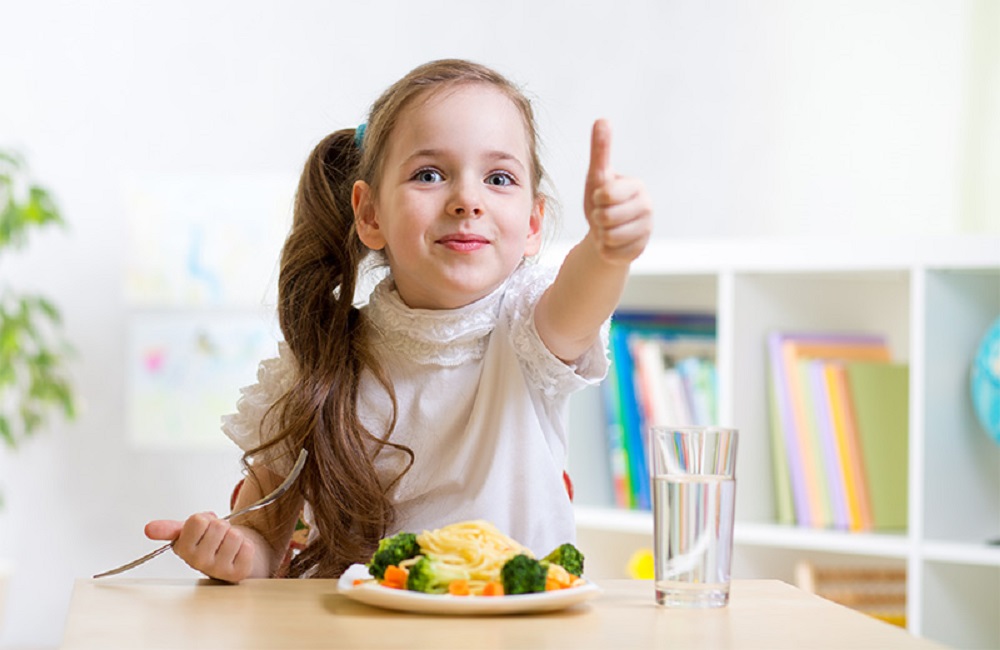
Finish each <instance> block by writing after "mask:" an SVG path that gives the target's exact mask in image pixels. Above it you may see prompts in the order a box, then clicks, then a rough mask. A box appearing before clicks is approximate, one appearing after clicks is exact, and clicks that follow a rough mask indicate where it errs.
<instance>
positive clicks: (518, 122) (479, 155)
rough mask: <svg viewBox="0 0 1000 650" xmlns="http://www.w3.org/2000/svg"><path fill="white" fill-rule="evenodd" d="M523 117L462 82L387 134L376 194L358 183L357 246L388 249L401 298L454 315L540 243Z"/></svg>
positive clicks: (490, 92) (501, 97)
mask: <svg viewBox="0 0 1000 650" xmlns="http://www.w3.org/2000/svg"><path fill="white" fill-rule="evenodd" d="M530 161H531V156H530V152H529V150H528V134H527V131H526V127H525V124H524V119H523V118H522V116H521V113H520V112H519V111H518V109H517V107H516V106H515V105H514V104H513V102H511V100H510V99H508V97H507V96H506V95H505V94H503V93H502V92H500V91H499V90H497V89H495V88H493V87H491V86H488V85H484V84H466V85H461V86H458V87H455V88H450V89H447V90H444V91H442V92H439V93H435V94H431V95H429V96H428V97H424V98H418V99H417V101H415V102H414V103H413V104H412V105H411V106H409V107H407V108H406V109H405V110H404V111H403V112H402V114H401V115H400V119H399V121H398V123H397V125H396V127H395V128H394V129H393V131H392V133H391V135H390V142H389V146H388V149H387V155H386V159H385V161H384V164H383V167H382V169H383V172H382V178H381V184H380V188H379V193H378V196H377V197H376V196H373V195H372V192H371V188H370V186H369V185H368V184H367V183H365V182H363V181H358V182H357V183H356V184H355V186H354V195H353V200H354V213H355V221H356V223H357V229H358V234H359V236H360V237H361V241H363V242H364V243H365V245H367V246H368V247H369V248H371V249H374V250H382V249H384V250H385V253H386V256H387V257H388V259H389V267H390V269H391V270H392V275H393V279H394V281H395V283H396V288H397V290H398V291H399V295H400V297H401V298H402V299H403V301H404V302H406V304H407V305H409V306H410V307H413V308H417V309H453V308H456V307H461V306H463V305H467V304H469V303H471V302H473V301H475V300H478V299H480V298H482V297H484V296H486V295H488V294H489V293H490V292H492V291H493V290H494V289H496V288H497V287H499V286H500V284H502V283H503V281H504V280H505V279H506V278H507V277H508V276H509V275H510V274H511V272H513V270H514V269H515V268H516V267H517V265H518V264H519V263H520V262H521V259H522V258H523V257H524V256H525V255H534V254H535V253H537V252H538V249H539V246H540V244H541V230H542V228H541V226H542V216H543V212H544V205H543V203H542V200H541V199H536V197H535V196H534V192H533V190H532V187H531V171H532V170H531V168H530Z"/></svg>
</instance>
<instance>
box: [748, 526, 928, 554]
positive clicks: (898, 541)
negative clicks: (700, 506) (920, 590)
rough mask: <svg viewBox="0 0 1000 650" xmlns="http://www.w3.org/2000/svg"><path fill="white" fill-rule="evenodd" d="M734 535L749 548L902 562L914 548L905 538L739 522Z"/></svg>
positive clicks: (881, 534)
mask: <svg viewBox="0 0 1000 650" xmlns="http://www.w3.org/2000/svg"><path fill="white" fill-rule="evenodd" d="M733 534H734V541H735V543H736V544H741V545H745V546H767V547H771V548H787V549H796V550H802V551H820V552H824V553H841V554H846V555H868V556H873V557H890V558H899V559H904V558H906V557H907V555H908V554H909V553H910V550H911V547H912V544H911V542H910V539H909V538H908V537H906V536H904V535H894V534H886V533H846V532H842V531H835V530H816V529H812V528H796V527H794V526H780V525H777V524H753V523H745V522H739V521H738V522H736V529H735V531H734V533H733Z"/></svg>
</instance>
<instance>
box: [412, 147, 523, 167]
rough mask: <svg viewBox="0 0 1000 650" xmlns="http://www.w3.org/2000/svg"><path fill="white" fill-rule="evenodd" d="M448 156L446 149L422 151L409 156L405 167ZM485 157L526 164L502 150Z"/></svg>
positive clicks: (491, 152)
mask: <svg viewBox="0 0 1000 650" xmlns="http://www.w3.org/2000/svg"><path fill="white" fill-rule="evenodd" d="M446 155H448V152H447V151H446V150H444V149H420V150H418V151H415V152H413V153H412V154H410V155H409V156H407V157H406V159H404V160H403V165H404V166H405V165H406V164H408V163H410V162H411V161H413V160H414V159H417V158H436V157H438V156H446ZM484 157H485V158H486V159H488V160H495V161H507V160H510V161H513V162H515V163H517V164H518V166H520V167H522V168H523V167H524V163H522V162H521V160H520V158H518V157H517V156H515V155H514V154H512V153H509V152H507V151H503V150H500V149H495V150H491V151H487V152H486V154H485V156H484Z"/></svg>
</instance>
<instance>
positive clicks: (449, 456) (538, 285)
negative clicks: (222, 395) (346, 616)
mask: <svg viewBox="0 0 1000 650" xmlns="http://www.w3.org/2000/svg"><path fill="white" fill-rule="evenodd" d="M553 277H554V270H550V269H542V268H539V267H536V266H528V265H523V266H522V267H520V268H519V269H518V270H517V271H515V272H514V274H513V275H512V276H511V277H510V278H509V279H508V280H507V282H506V283H504V285H502V286H501V287H500V288H498V289H497V290H496V291H494V292H493V293H492V294H490V295H488V296H486V297H485V298H482V299H481V300H478V301H476V302H474V303H472V304H470V305H466V306H465V307H461V308H459V309H454V310H425V309H411V308H409V307H407V306H406V304H405V303H403V301H402V300H401V299H400V297H399V294H398V293H397V292H396V290H395V286H394V285H393V283H392V279H391V278H387V279H385V280H383V281H382V282H381V283H380V284H379V285H378V286H376V288H375V290H374V291H373V292H372V295H371V298H370V300H369V303H368V304H367V305H365V306H364V307H362V310H363V311H364V313H365V315H366V316H367V318H368V319H369V320H370V322H371V323H372V324H373V325H374V327H373V330H374V331H375V335H376V336H377V337H378V342H377V345H376V349H378V350H379V354H380V355H381V359H382V361H383V363H384V364H385V368H386V369H387V371H388V372H389V375H390V377H391V380H392V382H393V386H394V388H395V390H396V399H397V403H398V413H397V415H398V420H397V423H396V427H395V430H394V431H393V433H392V437H391V440H392V441H393V442H396V443H399V444H402V445H405V446H407V447H409V448H410V449H412V450H413V453H414V457H415V458H414V464H413V467H412V468H411V469H410V470H409V472H407V473H406V474H405V475H404V476H403V478H402V479H401V480H400V481H399V482H398V483H396V485H395V486H394V488H393V490H392V493H391V498H392V500H393V502H394V504H395V506H396V510H397V514H398V518H397V522H396V527H395V528H396V530H395V531H392V532H397V531H402V530H409V531H413V532H420V531H422V530H425V529H431V528H439V527H441V526H444V525H446V524H450V523H454V522H456V521H462V520H466V519H487V520H489V521H492V522H493V523H494V524H496V525H497V526H498V527H499V528H500V529H501V530H502V531H504V532H505V533H507V534H508V535H510V536H512V537H513V538H514V539H516V540H518V541H520V542H521V543H523V544H525V545H526V546H528V547H529V548H531V549H532V550H533V551H534V552H535V553H536V554H540V555H541V554H545V553H548V552H549V551H550V550H552V549H553V548H555V547H556V546H558V545H559V544H561V543H563V542H567V541H573V540H574V539H575V526H574V520H573V511H572V507H571V504H570V501H569V498H568V496H567V493H566V490H565V487H564V483H563V477H562V472H563V469H564V467H565V463H566V456H567V443H568V432H567V430H566V428H567V413H566V407H567V401H568V398H569V395H570V394H571V393H573V392H575V391H577V390H580V389H581V388H584V387H585V386H588V385H592V384H595V383H597V382H599V381H600V380H601V379H603V377H604V376H605V374H606V373H607V370H608V357H607V332H608V328H607V324H605V327H604V328H603V329H602V337H601V340H600V342H598V343H595V345H594V346H592V348H591V349H590V350H588V351H587V352H586V353H585V354H584V355H582V356H581V357H580V358H579V359H577V360H576V361H575V362H574V363H572V364H566V363H563V362H562V361H560V360H559V359H558V358H556V357H555V356H554V355H552V353H551V352H549V350H548V349H547V348H546V347H545V344H544V343H542V340H541V338H539V336H538V332H537V331H536V330H535V327H534V318H533V314H534V308H535V305H537V303H538V299H539V298H540V297H541V295H542V293H543V292H544V291H545V289H546V288H547V287H548V286H549V285H550V284H551V282H552V279H553ZM296 373H297V370H296V364H295V361H294V358H293V356H292V353H291V351H290V350H289V349H288V347H287V346H286V345H285V344H281V345H280V346H279V356H278V357H277V358H275V359H269V360H266V361H264V362H262V363H261V364H260V367H259V369H258V373H257V383H256V384H253V385H251V386H248V387H246V388H243V389H242V390H241V394H242V395H241V398H240V400H239V402H238V403H237V413H235V414H232V415H228V416H225V417H224V418H223V424H222V429H223V431H224V432H225V433H226V435H227V436H229V437H230V438H231V439H232V440H233V441H234V442H235V443H236V444H237V445H239V446H240V448H242V449H243V450H247V449H251V448H253V447H255V446H257V445H258V444H259V443H260V442H261V440H262V437H263V438H264V439H266V438H267V437H268V436H270V435H273V433H274V432H273V431H262V430H261V429H262V427H261V420H262V418H263V415H264V413H265V412H266V411H267V409H268V408H269V407H270V406H271V405H272V404H273V403H274V401H275V400H277V399H278V398H279V397H280V396H281V395H282V394H283V393H284V392H285V391H286V390H287V389H288V388H289V387H290V386H291V385H292V383H293V382H294V381H295V377H296ZM390 406H391V403H390V400H389V399H388V396H387V395H386V394H385V392H384V391H383V390H382V389H381V387H380V386H378V384H377V382H375V381H374V380H373V379H372V378H371V377H370V376H365V377H362V386H361V394H360V396H359V412H360V413H361V418H362V420H363V423H364V424H365V426H366V427H367V428H368V430H369V431H372V432H383V431H385V430H386V428H387V426H388V423H389V415H390ZM407 460H408V457H407V456H406V455H405V454H403V453H402V452H399V451H396V450H394V449H392V448H386V449H384V450H383V451H382V452H381V453H380V454H379V456H378V458H376V470H377V471H378V472H379V474H380V478H381V479H383V482H384V483H385V484H387V483H389V482H390V481H391V480H392V479H394V478H395V477H396V476H397V474H398V473H399V472H400V471H401V470H402V469H403V468H404V467H405V466H406V462H407ZM276 469H278V468H276Z"/></svg>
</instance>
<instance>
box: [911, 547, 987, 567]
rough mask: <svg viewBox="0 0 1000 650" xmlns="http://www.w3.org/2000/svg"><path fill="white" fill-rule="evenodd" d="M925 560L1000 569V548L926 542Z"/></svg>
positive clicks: (924, 549) (924, 548)
mask: <svg viewBox="0 0 1000 650" xmlns="http://www.w3.org/2000/svg"><path fill="white" fill-rule="evenodd" d="M922 548H923V558H924V560H929V561H931V562H947V563H949V564H969V565H974V566H989V567H1000V546H984V545H982V544H962V543H960V542H925V543H924V545H923V547H922Z"/></svg>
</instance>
